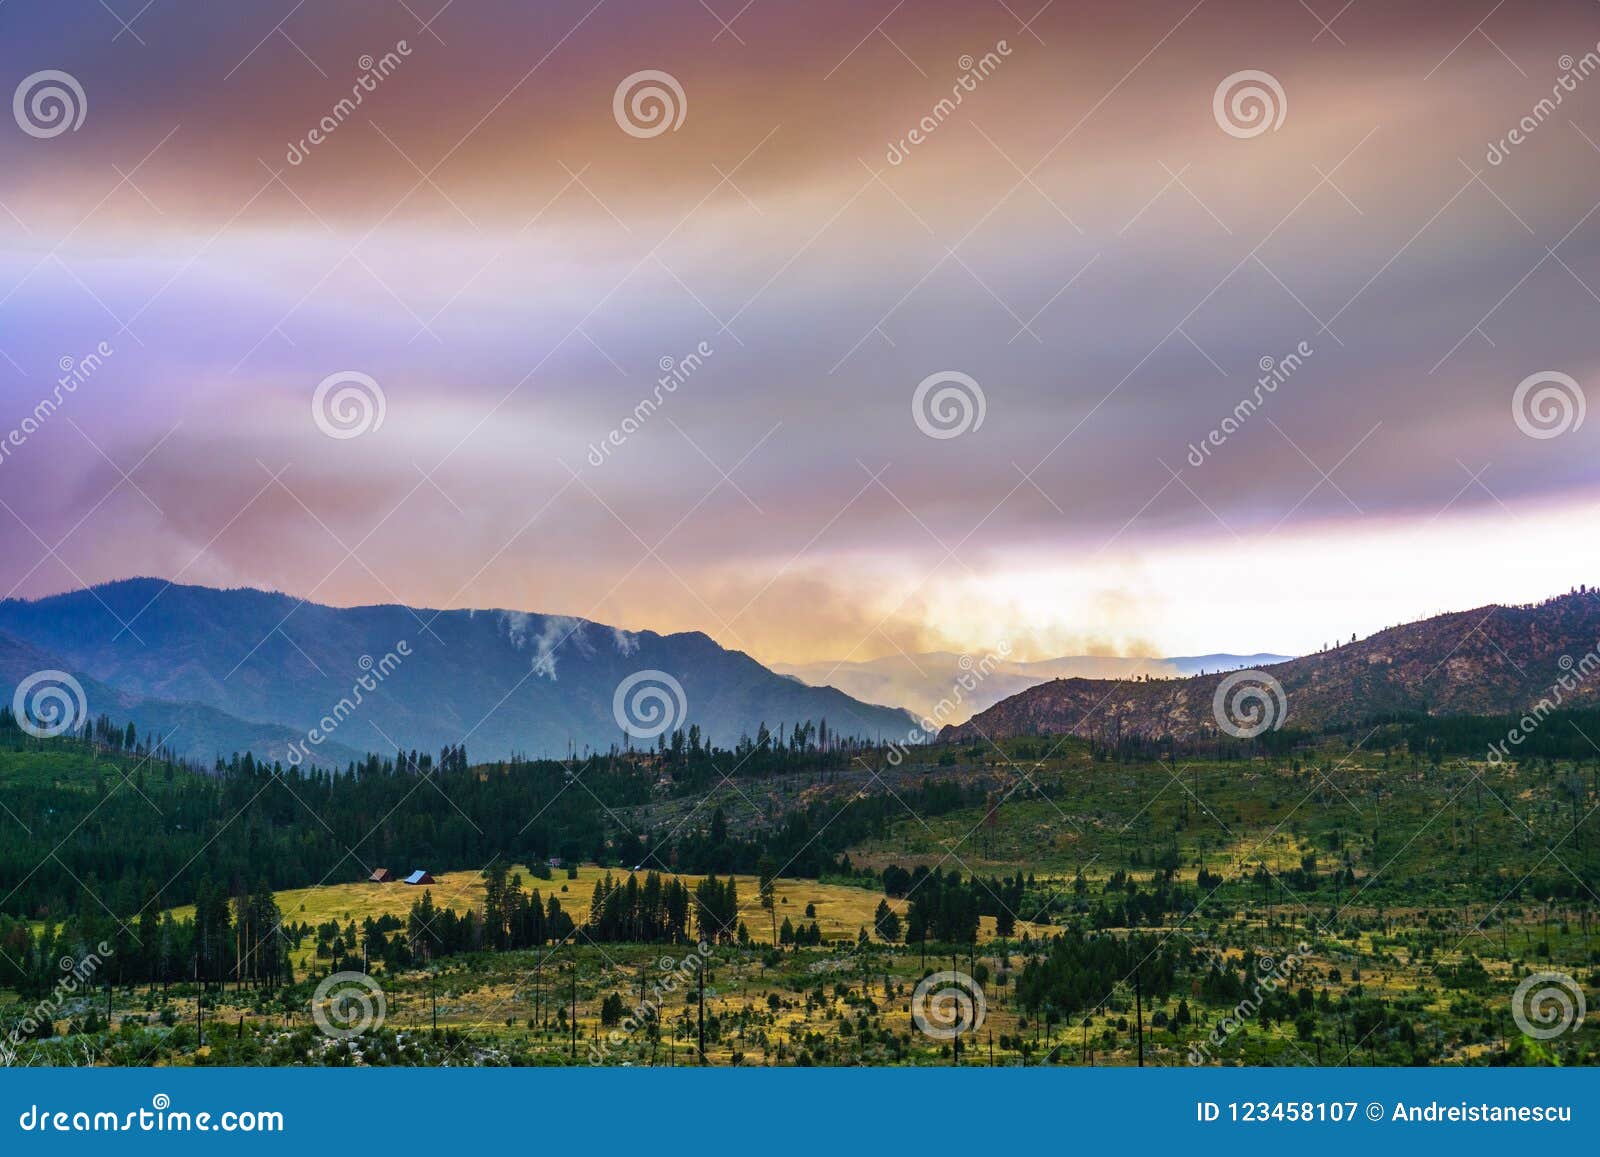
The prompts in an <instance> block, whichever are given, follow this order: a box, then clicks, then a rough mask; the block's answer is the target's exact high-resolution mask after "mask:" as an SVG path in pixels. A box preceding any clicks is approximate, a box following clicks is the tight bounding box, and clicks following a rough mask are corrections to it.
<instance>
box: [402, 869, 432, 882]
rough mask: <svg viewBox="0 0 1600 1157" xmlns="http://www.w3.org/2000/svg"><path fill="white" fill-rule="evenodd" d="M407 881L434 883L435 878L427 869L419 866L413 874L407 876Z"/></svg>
mask: <svg viewBox="0 0 1600 1157" xmlns="http://www.w3.org/2000/svg"><path fill="white" fill-rule="evenodd" d="M405 882H406V883H408V884H432V883H434V879H433V876H431V875H430V874H429V873H428V872H427V871H425V870H424V869H422V868H418V869H417V870H416V871H415V872H412V873H411V875H409V876H407V877H406V880H405Z"/></svg>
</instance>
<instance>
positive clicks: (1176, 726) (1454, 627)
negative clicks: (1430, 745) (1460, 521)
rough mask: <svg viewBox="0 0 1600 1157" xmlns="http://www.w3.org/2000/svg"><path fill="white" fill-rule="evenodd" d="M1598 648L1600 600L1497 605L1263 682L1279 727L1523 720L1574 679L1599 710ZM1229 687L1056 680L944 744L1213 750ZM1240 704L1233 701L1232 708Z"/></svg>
mask: <svg viewBox="0 0 1600 1157" xmlns="http://www.w3.org/2000/svg"><path fill="white" fill-rule="evenodd" d="M1597 647H1600V597H1597V595H1596V594H1595V593H1594V592H1593V591H1592V590H1590V589H1589V588H1588V587H1587V586H1585V587H1583V588H1575V589H1574V590H1573V591H1572V592H1571V593H1569V594H1566V595H1560V596H1557V597H1555V598H1552V599H1548V600H1546V601H1545V602H1542V603H1537V604H1522V605H1511V606H1508V605H1502V604H1498V603H1493V604H1488V605H1486V606H1482V607H1477V608H1475V609H1472V610H1467V611H1454V612H1448V613H1446V614H1443V615H1436V616H1433V617H1431V618H1428V619H1421V620H1418V621H1416V622H1413V623H1405V624H1401V625H1399V626H1395V627H1389V628H1386V629H1384V630H1382V631H1379V632H1376V633H1375V634H1373V635H1370V636H1368V637H1367V638H1366V639H1361V640H1357V641H1355V642H1351V643H1346V644H1342V645H1340V646H1338V647H1334V648H1332V649H1330V650H1324V651H1319V652H1317V653H1315V654H1312V655H1305V656H1301V657H1300V658H1297V659H1290V660H1288V661H1286V662H1283V663H1278V664H1273V665H1269V666H1267V667H1265V668H1263V669H1262V673H1263V674H1264V675H1266V676H1269V677H1270V678H1271V679H1272V680H1275V681H1276V682H1277V683H1278V685H1279V686H1280V687H1281V689H1282V697H1283V702H1284V704H1285V707H1275V708H1274V709H1273V721H1274V722H1275V724H1276V726H1278V727H1283V726H1290V727H1303V728H1316V727H1324V726H1329V725H1354V724H1356V723H1359V722H1361V721H1362V720H1364V719H1368V718H1373V717H1377V716H1383V715H1388V714H1402V713H1415V714H1422V715H1506V714H1517V715H1520V714H1521V713H1522V712H1523V711H1525V710H1527V709H1528V708H1529V706H1530V705H1531V704H1533V703H1536V702H1538V700H1539V699H1540V698H1542V697H1544V696H1545V695H1546V694H1547V693H1548V692H1549V690H1550V688H1551V687H1552V686H1554V685H1555V684H1556V682H1557V680H1558V679H1560V678H1561V677H1562V676H1563V675H1565V674H1568V673H1570V672H1571V671H1572V670H1574V669H1580V670H1583V671H1584V672H1585V674H1584V677H1583V678H1582V679H1581V680H1579V681H1578V683H1577V686H1576V687H1575V689H1573V690H1571V691H1567V692H1564V693H1563V698H1564V701H1565V702H1566V703H1569V704H1579V705H1582V704H1590V703H1594V702H1597V701H1600V679H1594V678H1589V674H1590V673H1592V672H1593V671H1594V670H1595V669H1596V668H1600V653H1597ZM1579 656H1582V659H1580V658H1579ZM1225 678H1228V676H1227V675H1225V674H1220V673H1214V674H1209V675H1203V676H1193V677H1190V678H1187V679H1167V680H1152V681H1149V682H1144V681H1137V682H1117V681H1110V680H1090V679H1065V680H1054V681H1051V682H1049V683H1042V684H1039V685H1038V686H1036V687H1032V688H1029V689H1028V690H1025V691H1022V692H1019V693H1018V694H1016V695H1013V696H1011V697H1010V698H1008V699H1006V700H1003V701H1001V702H1000V703H997V704H995V705H994V706H992V707H990V708H988V709H987V710H986V711H983V712H980V713H978V714H977V715H975V716H973V717H972V718H971V719H970V720H968V721H967V722H966V723H963V724H960V725H952V726H950V727H946V728H945V729H944V730H943V731H942V732H941V733H940V737H941V738H943V739H971V738H977V737H981V736H988V737H990V738H996V737H999V736H1015V735H1030V734H1039V733H1043V732H1048V733H1051V734H1072V735H1078V736H1081V737H1084V738H1092V739H1099V740H1116V739H1119V738H1125V737H1142V738H1149V739H1161V738H1172V739H1177V740H1196V739H1204V738H1207V737H1213V736H1217V735H1220V734H1225V732H1224V731H1223V729H1222V727H1221V726H1220V725H1219V722H1218V714H1217V712H1216V709H1215V704H1216V698H1217V693H1218V688H1219V687H1220V686H1221V685H1222V683H1223V681H1224V679H1225ZM1258 685H1264V681H1261V682H1260V683H1258ZM1233 687H1234V688H1235V689H1236V688H1237V687H1238V684H1237V683H1235V684H1234V685H1233ZM1233 701H1234V692H1233V691H1232V690H1230V692H1229V693H1228V695H1227V696H1226V697H1225V702H1229V703H1232V702H1233ZM1225 714H1226V712H1225ZM1227 718H1228V720H1229V722H1231V723H1232V724H1233V725H1235V726H1238V725H1239V724H1240V723H1241V719H1240V718H1237V717H1235V716H1233V715H1228V716H1227Z"/></svg>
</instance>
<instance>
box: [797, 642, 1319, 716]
mask: <svg viewBox="0 0 1600 1157" xmlns="http://www.w3.org/2000/svg"><path fill="white" fill-rule="evenodd" d="M1287 658H1289V656H1288V655H1266V654H1262V655H1187V656H1182V657H1179V658H1170V659H1148V658H1120V657H1111V656H1103V655H1069V656H1065V657H1063V658H1060V659H1043V660H1040V661H1037V662H1029V663H1022V662H1013V661H1012V660H1009V659H998V660H995V661H993V662H990V663H985V662H984V660H985V656H982V655H958V654H955V653H954V652H951V651H926V652H921V653H918V654H914V655H890V656H888V657H886V658H882V659H872V660H868V661H866V662H839V663H833V662H822V663H774V664H772V669H773V670H774V671H777V672H779V673H781V674H784V675H793V676H794V677H795V678H796V679H799V680H800V681H801V682H803V683H809V684H811V685H812V686H813V687H825V686H831V687H837V688H838V689H839V690H841V691H843V692H844V693H845V694H846V695H850V696H853V697H854V698H856V699H860V700H863V701H864V702H867V703H882V704H892V705H894V706H897V707H905V708H907V709H908V710H910V711H912V712H914V713H915V714H916V715H918V716H919V717H923V718H937V719H939V720H940V721H941V722H945V723H952V724H955V723H965V722H966V721H967V720H968V719H970V718H971V717H972V716H973V715H976V714H977V713H978V712H979V711H982V710H984V709H985V708H988V707H992V706H993V705H994V704H996V703H998V702H1000V701H1001V700H1002V699H1008V698H1010V697H1011V696H1012V695H1015V694H1017V692H1019V691H1023V690H1026V689H1027V688H1029V687H1034V686H1037V685H1038V684H1040V683H1047V682H1049V681H1050V680H1051V679H1072V678H1083V679H1129V678H1134V677H1136V676H1139V675H1157V676H1163V677H1166V676H1175V675H1179V676H1181V675H1198V674H1200V673H1201V672H1202V671H1234V670H1238V669H1240V668H1243V667H1263V666H1266V665H1267V664H1269V663H1281V662H1283V661H1284V660H1285V659H1287ZM980 666H984V667H987V668H988V673H987V674H986V675H984V677H983V678H982V680H981V681H980V680H974V679H969V680H968V681H973V682H976V685H975V686H974V687H972V689H971V690H965V689H963V691H962V693H961V699H960V702H959V703H956V702H955V701H954V699H955V697H954V695H953V690H954V688H956V687H957V685H958V681H959V680H962V679H963V678H964V677H966V676H969V674H970V672H971V671H972V669H973V668H974V667H980ZM941 702H943V703H946V704H947V710H945V711H944V712H942V713H939V714H936V713H935V709H936V708H937V706H938V705H939V704H940V703H941ZM950 704H954V709H953V710H951V709H948V705H950Z"/></svg>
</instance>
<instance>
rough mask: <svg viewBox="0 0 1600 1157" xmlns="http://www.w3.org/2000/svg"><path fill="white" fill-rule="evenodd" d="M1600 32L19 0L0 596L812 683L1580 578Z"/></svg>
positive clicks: (1157, 18) (1420, 21)
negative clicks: (612, 651)
mask: <svg viewBox="0 0 1600 1157" xmlns="http://www.w3.org/2000/svg"><path fill="white" fill-rule="evenodd" d="M124 22H126V23H124ZM1325 22H1326V23H1325ZM1597 42H1600V6H1597V5H1595V4H1593V3H1588V2H1576V0H1575V2H1573V3H1571V4H1563V3H1541V4H1538V5H1529V4H1501V5H1496V4H1493V3H1492V0H1483V2H1482V3H1475V4H1462V3H1442V2H1441V3H1378V2H1376V0H1355V3H1353V4H1348V5H1343V4H1342V0H1305V2H1304V3H1298V4H1296V3H1283V2H1281V0H1260V2H1253V0H1249V2H1246V0H1200V2H1199V3H1192V0H1180V2H1179V3H1177V4H1173V3H1140V2H1125V0H1118V2H1111V0H1107V2H1104V3H1069V2H1068V0H1054V2H1051V3H1044V4H1043V5H1042V6H1041V5H1040V3H1039V0H1022V2H1021V3H1017V2H1016V0H1004V2H1001V0H989V2H985V0H965V2H961V3H956V2H954V0H951V2H937V0H902V2H901V3H899V4H896V3H894V2H893V0H881V2H877V3H860V2H854V3H847V2H844V0H836V2H835V0H823V2H808V3H803V4H801V3H794V2H792V0H754V2H753V3H750V4H742V3H741V0H633V2H628V0H598V2H596V0H575V2H567V0H553V2H549V3H540V4H538V5H527V4H518V3H510V2H493V0H453V2H450V3H443V2H442V0H420V3H419V2H418V0H404V2H403V3H402V2H401V0H351V2H348V3H341V4H338V5H327V4H318V3H304V2H303V0H302V3H300V4H296V3H295V2H294V0H270V2H260V3H257V2H253V0H252V2H248V3H247V2H240V3H232V4H226V5H220V4H217V5H197V4H179V3H174V2H173V0H154V2H153V3H151V4H148V5H145V6H143V7H141V5H140V4H139V3H136V2H135V0H109V2H108V3H107V4H101V3H98V2H96V0H83V2H79V0H66V2H61V0H9V2H7V3H5V4H3V5H0V80H3V82H4V85H3V86H0V87H3V89H4V92H6V93H14V94H15V95H14V100H13V103H12V113H13V115H12V117H11V118H9V119H6V118H0V594H6V593H9V594H11V595H15V596H36V595H41V594H46V593H51V592H55V591H60V590H64V589H68V588H72V587H77V586H80V585H83V584H89V583H95V582H101V581H105V580H109V579H115V578H121V577H128V576H132V575H158V576H163V577H166V578H169V579H174V580H178V581H185V582H196V583H205V584H210V585H221V586H232V585H251V586H262V587H271V588H277V589H281V590H284V591H287V592H289V593H291V594H295V595H299V596H303V597H306V598H310V599H313V600H316V601H320V602H328V603H334V604H345V605H349V604H360V603H373V602H393V601H401V602H406V603H410V604H413V605H424V606H430V607H468V606H471V607H491V606H493V607H508V608H517V609H524V610H533V611H543V612H549V613H560V614H566V615H579V616H583V617H586V618H591V619H596V620H599V621H601V622H606V623H611V624H615V625H619V626H623V627H627V628H632V629H639V628H651V629H656V630H661V631H669V630H688V629H696V630H704V631H705V632H707V633H708V634H710V635H711V636H713V637H714V638H716V639H717V640H718V641H719V642H721V643H723V644H725V645H727V646H731V647H737V648H740V649H743V650H746V651H749V652H751V653H752V654H754V655H756V656H757V657H758V658H761V659H764V660H768V661H791V662H802V661H809V660H818V659H824V658H832V659H844V658H850V659H856V660H861V659H868V658H873V657H877V656H882V655H888V654H893V653H895V652H896V651H898V650H902V649H903V650H905V651H918V650H928V649H935V648H939V649H946V650H967V651H974V652H981V651H985V650H990V649H993V648H994V647H995V646H996V645H997V643H998V642H999V641H1000V640H1002V639H1003V640H1006V641H1007V642H1008V643H1009V644H1010V647H1011V655H1012V657H1013V658H1038V657H1044V656H1048V655H1055V654H1066V653H1079V652H1093V653H1108V654H1109V653H1155V654H1192V653H1202V652H1206V651H1214V650H1231V651H1240V652H1244V651H1256V650H1272V651H1279V652H1302V651H1307V650H1311V649H1315V648H1316V647H1318V646H1320V645H1322V644H1323V643H1324V642H1329V641H1332V640H1333V639H1335V638H1347V637H1348V636H1349V635H1351V634H1352V633H1362V634H1365V633H1368V632H1370V631H1372V630H1376V629H1379V628H1381V627H1383V626H1386V625H1389V624H1392V623H1395V622H1399V621H1402V620H1406V619H1411V618H1416V617H1421V616H1423V615H1426V614H1430V613H1433V612H1437V611H1441V610H1446V609H1458V608H1463V607H1469V606H1475V605H1479V604H1482V603H1485V602H1490V601H1504V602H1516V601H1528V600H1532V599H1536V598H1539V597H1542V596H1544V595H1547V594H1552V593H1556V592H1558V591H1563V590H1566V589H1567V588H1568V587H1569V586H1572V585H1575V584H1577V583H1580V582H1585V581H1593V580H1595V579H1597V578H1600V565H1597V563H1600V547H1597V546H1596V540H1595V536H1594V534H1593V526H1594V516H1595V513H1596V510H1597V506H1600V479H1597V471H1596V467H1595V462H1596V450H1597V448H1600V417H1596V418H1590V419H1589V420H1588V421H1587V422H1582V421H1580V419H1581V417H1582V404H1583V403H1584V402H1585V400H1586V399H1585V395H1584V391H1585V390H1587V389H1589V388H1590V386H1591V383H1592V382H1593V381H1594V380H1595V373H1596V370H1597V368H1600V353H1597V346H1596V343H1595V341H1594V334H1595V333H1596V332H1597V331H1600V211H1597V208H1600V75H1595V73H1597V72H1600V49H1597V48H1596V44H1597ZM1586 54H1588V55H1586ZM41 73H43V74H44V75H39V74H41ZM641 73H643V74H645V75H643V76H639V75H637V74H641ZM63 74H64V77H63ZM1238 74H1245V75H1242V76H1241V75H1238ZM69 81H70V83H69ZM354 94H359V100H357V99H356V96H355V95H354ZM634 98H637V99H634ZM958 98H959V99H958ZM1234 98H1237V99H1234ZM80 117H81V120H80ZM97 350H99V351H103V352H100V353H97V352H96V351H97ZM91 355H93V356H91ZM1269 359H1270V360H1269ZM69 366H70V367H73V368H71V369H67V370H64V369H63V367H69ZM1264 366H1265V367H1268V368H1267V369H1266V370H1264V369H1263V367H1264ZM664 367H666V368H665V369H664ZM1535 375H1541V376H1538V377H1535ZM1560 375H1565V376H1564V377H1563V376H1560ZM63 378H64V379H65V381H66V382H67V383H68V384H66V385H63V384H61V379H63ZM1530 378H1534V380H1533V381H1532V382H1531V383H1530V384H1528V385H1526V386H1522V383H1524V382H1526V381H1527V380H1528V379H1530ZM330 379H332V380H331V383H330V384H329V385H327V386H326V387H325V388H322V389H321V390H320V391H319V386H320V385H321V384H322V383H324V382H329V381H330ZM930 379H932V380H931V381H930ZM924 383H927V384H926V385H924ZM1519 386H1521V388H1520V389H1519ZM330 431H331V433H330ZM333 435H339V436H333ZM935 435H937V436H935Z"/></svg>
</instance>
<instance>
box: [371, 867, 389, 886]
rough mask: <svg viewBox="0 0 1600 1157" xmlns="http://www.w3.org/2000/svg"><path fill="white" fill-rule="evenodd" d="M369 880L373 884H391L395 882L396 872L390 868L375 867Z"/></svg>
mask: <svg viewBox="0 0 1600 1157" xmlns="http://www.w3.org/2000/svg"><path fill="white" fill-rule="evenodd" d="M367 880H368V882H369V883H373V884H390V883H393V882H394V873H393V872H391V871H390V870H389V869H388V868H374V869H373V870H372V875H370V876H368V877H367Z"/></svg>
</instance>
